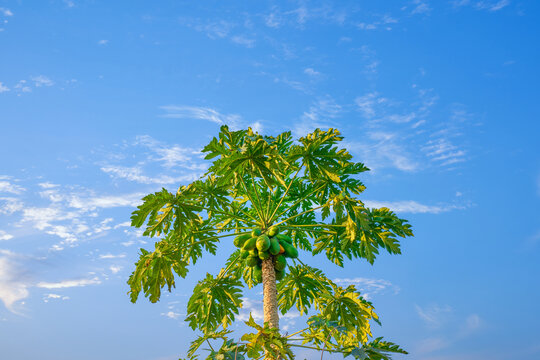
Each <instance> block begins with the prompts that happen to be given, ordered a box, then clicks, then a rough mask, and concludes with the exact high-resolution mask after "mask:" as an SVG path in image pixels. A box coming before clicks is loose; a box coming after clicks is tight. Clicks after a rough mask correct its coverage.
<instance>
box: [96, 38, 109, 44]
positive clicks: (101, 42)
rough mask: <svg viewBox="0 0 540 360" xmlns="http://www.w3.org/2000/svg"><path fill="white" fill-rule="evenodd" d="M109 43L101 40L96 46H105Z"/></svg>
mask: <svg viewBox="0 0 540 360" xmlns="http://www.w3.org/2000/svg"><path fill="white" fill-rule="evenodd" d="M108 43H109V40H106V39H102V40H99V41H98V45H107V44H108Z"/></svg>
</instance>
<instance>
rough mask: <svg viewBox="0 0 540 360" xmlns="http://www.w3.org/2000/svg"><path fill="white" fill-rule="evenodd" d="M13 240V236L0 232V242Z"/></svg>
mask: <svg viewBox="0 0 540 360" xmlns="http://www.w3.org/2000/svg"><path fill="white" fill-rule="evenodd" d="M11 239H13V235H11V234H8V233H7V232H5V231H4V230H0V241H2V240H11Z"/></svg>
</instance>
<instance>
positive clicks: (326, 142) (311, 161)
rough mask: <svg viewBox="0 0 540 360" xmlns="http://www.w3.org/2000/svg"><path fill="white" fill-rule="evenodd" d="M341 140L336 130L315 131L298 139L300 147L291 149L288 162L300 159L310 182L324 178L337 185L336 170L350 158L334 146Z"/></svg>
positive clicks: (344, 151) (337, 176)
mask: <svg viewBox="0 0 540 360" xmlns="http://www.w3.org/2000/svg"><path fill="white" fill-rule="evenodd" d="M341 140H343V137H341V136H340V133H339V131H338V130H336V129H328V130H327V131H322V130H320V129H316V130H315V131H314V132H313V133H311V134H308V135H307V136H306V137H303V138H300V139H299V141H300V143H301V144H302V145H300V146H294V147H293V148H292V151H291V154H290V157H289V158H290V161H296V160H297V159H302V162H303V164H304V166H305V174H306V175H307V176H308V178H309V179H310V180H311V181H314V180H315V179H317V178H321V177H326V178H329V179H330V180H332V181H334V182H336V183H339V182H340V181H341V179H340V178H339V174H338V169H339V168H340V167H341V166H342V164H343V163H344V162H348V160H349V159H351V158H352V156H351V155H350V154H349V153H348V152H347V151H346V150H344V149H341V150H340V149H338V148H337V147H336V146H334V145H335V144H336V143H337V142H338V141H341Z"/></svg>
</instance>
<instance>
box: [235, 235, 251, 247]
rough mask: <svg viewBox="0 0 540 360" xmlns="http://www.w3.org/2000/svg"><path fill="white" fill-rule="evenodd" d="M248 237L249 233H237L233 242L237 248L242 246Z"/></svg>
mask: <svg viewBox="0 0 540 360" xmlns="http://www.w3.org/2000/svg"><path fill="white" fill-rule="evenodd" d="M250 238H251V234H242V235H238V236H237V237H235V238H234V241H233V244H234V246H236V247H237V248H241V247H242V246H244V243H245V242H246V240H248V239H250Z"/></svg>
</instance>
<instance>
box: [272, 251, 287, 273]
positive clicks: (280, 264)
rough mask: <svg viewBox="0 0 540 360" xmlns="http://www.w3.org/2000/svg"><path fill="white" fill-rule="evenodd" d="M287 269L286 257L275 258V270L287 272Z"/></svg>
mask: <svg viewBox="0 0 540 360" xmlns="http://www.w3.org/2000/svg"><path fill="white" fill-rule="evenodd" d="M286 267H287V259H285V256H283V255H278V256H276V257H275V258H274V268H275V269H276V270H279V271H283V270H285V268H286Z"/></svg>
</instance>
